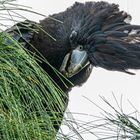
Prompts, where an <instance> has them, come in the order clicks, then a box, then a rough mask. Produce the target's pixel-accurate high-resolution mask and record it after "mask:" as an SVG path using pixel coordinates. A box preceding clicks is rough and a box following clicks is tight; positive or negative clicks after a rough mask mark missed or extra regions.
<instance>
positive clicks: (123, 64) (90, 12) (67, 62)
mask: <svg viewBox="0 0 140 140" xmlns="http://www.w3.org/2000/svg"><path fill="white" fill-rule="evenodd" d="M64 13H65V14H64V15H63V17H64V20H63V21H64V22H63V23H64V25H63V28H64V30H65V31H67V32H66V33H67V34H68V40H69V43H70V47H71V49H70V51H69V52H68V53H67V54H66V55H65V57H64V59H63V62H62V64H61V67H60V71H61V72H62V73H63V74H64V75H65V76H66V77H68V78H69V77H72V76H74V75H76V74H77V73H79V72H80V71H81V70H83V69H84V68H85V67H86V66H89V65H92V66H95V67H102V68H105V69H107V70H115V71H122V72H126V73H129V74H133V73H131V72H129V71H128V70H129V69H139V68H140V34H139V33H140V32H139V31H140V26H138V25H131V24H130V21H131V16H130V15H129V14H127V13H126V12H124V11H120V10H119V8H118V5H115V4H109V3H107V2H87V3H85V4H82V3H75V5H74V6H73V7H71V8H69V9H68V10H67V11H65V12H64ZM61 14H62V13H61ZM64 30H63V31H64ZM66 36H67V35H66Z"/></svg>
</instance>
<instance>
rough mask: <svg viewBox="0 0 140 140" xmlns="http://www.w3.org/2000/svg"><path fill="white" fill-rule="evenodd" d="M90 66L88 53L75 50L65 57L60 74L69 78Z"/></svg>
mask: <svg viewBox="0 0 140 140" xmlns="http://www.w3.org/2000/svg"><path fill="white" fill-rule="evenodd" d="M88 64H89V61H88V55H87V52H86V51H84V50H79V49H75V50H73V51H72V52H71V53H68V54H67V55H66V56H65V58H64V60H63V62H62V65H61V67H60V72H62V73H63V74H64V75H65V76H66V77H68V78H69V77H72V76H74V75H75V74H77V73H78V72H80V71H81V70H82V69H83V68H84V67H86V66H87V65H88Z"/></svg>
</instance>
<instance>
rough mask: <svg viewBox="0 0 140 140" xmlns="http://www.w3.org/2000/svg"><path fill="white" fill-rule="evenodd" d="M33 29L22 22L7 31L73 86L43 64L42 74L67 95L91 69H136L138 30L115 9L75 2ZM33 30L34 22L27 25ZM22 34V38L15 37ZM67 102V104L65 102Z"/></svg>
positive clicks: (139, 51)
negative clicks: (46, 73) (48, 76)
mask: <svg viewBox="0 0 140 140" xmlns="http://www.w3.org/2000/svg"><path fill="white" fill-rule="evenodd" d="M50 17H52V18H54V19H57V20H59V21H61V22H58V21H57V20H53V19H52V18H49V17H48V18H46V19H44V20H42V21H40V23H38V24H37V25H38V26H40V27H41V28H42V29H43V30H44V31H45V32H47V33H48V34H50V35H51V36H52V37H53V38H55V40H54V39H52V37H50V36H49V35H48V34H46V33H45V32H44V31H43V30H41V29H39V31H38V32H34V31H33V30H32V31H29V29H27V28H26V29H25V28H24V27H26V22H22V23H18V24H17V25H16V26H18V30H17V29H15V27H16V26H14V27H12V28H11V29H8V30H7V32H9V33H10V34H11V35H12V36H13V37H14V38H16V39H17V40H18V41H21V40H22V42H25V40H27V41H29V43H31V44H32V45H33V46H34V47H35V49H34V48H33V47H31V46H30V45H29V43H25V45H24V46H25V47H26V48H27V49H29V50H30V51H32V52H36V49H37V50H38V51H39V53H41V54H42V55H43V56H44V57H45V58H46V59H47V60H48V62H49V63H50V64H51V65H52V66H53V67H55V68H56V69H57V70H59V71H60V72H61V73H62V74H64V75H65V76H66V77H67V78H68V79H69V80H70V81H71V82H72V83H73V84H74V85H71V84H69V83H68V82H66V81H65V82H66V83H67V84H68V87H66V86H65V85H64V84H63V83H62V82H61V80H60V79H59V77H57V75H56V74H55V73H54V72H53V71H52V70H51V68H50V67H49V66H48V65H47V64H46V63H41V64H40V65H41V66H42V67H43V69H44V70H45V71H47V72H48V74H49V75H50V76H51V78H52V79H53V80H55V81H56V82H57V84H58V85H59V86H60V87H61V88H62V90H63V91H64V92H65V93H66V95H67V96H68V94H67V93H68V91H69V90H70V89H71V88H72V87H73V86H77V85H81V84H83V83H84V82H86V80H87V79H88V77H89V76H90V74H91V71H92V68H93V66H95V67H102V68H105V69H107V70H113V71H122V72H126V73H129V74H133V73H130V72H129V71H128V70H129V69H139V68H140V26H139V25H132V24H130V21H131V16H130V15H128V14H127V13H126V12H124V11H120V10H119V8H118V5H116V4H109V3H107V2H86V3H78V2H76V3H75V4H74V5H73V6H72V7H70V8H68V9H67V10H66V11H64V12H61V13H58V14H54V15H51V16H50ZM28 23H30V26H34V22H29V21H28ZM19 30H20V34H23V35H22V37H21V36H20V37H19V35H20V34H19ZM66 102H67V101H66Z"/></svg>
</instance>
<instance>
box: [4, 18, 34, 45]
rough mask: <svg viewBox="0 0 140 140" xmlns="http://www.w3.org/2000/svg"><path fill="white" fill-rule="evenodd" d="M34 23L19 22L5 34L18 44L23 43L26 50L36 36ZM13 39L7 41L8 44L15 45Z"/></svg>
mask: <svg viewBox="0 0 140 140" xmlns="http://www.w3.org/2000/svg"><path fill="white" fill-rule="evenodd" d="M34 24H35V23H34V22H31V21H28V20H26V21H24V22H19V23H17V24H15V25H14V26H12V27H11V28H9V29H7V30H6V31H5V32H6V33H8V34H9V35H10V37H12V38H13V39H15V40H16V41H17V42H18V43H22V46H23V47H25V48H26V46H27V44H28V43H30V41H31V38H32V37H33V34H34V32H35V31H34ZM12 42H13V41H12V40H11V39H8V38H7V40H6V43H7V44H13V43H12Z"/></svg>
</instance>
